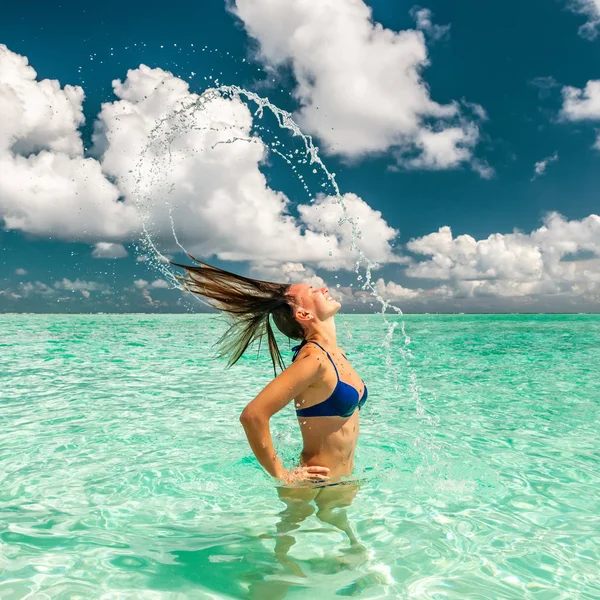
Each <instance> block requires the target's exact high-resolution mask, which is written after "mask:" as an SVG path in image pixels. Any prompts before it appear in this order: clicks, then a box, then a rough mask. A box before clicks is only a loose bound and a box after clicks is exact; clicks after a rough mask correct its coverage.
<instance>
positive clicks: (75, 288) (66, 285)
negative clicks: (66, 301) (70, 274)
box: [53, 277, 110, 298]
mask: <svg viewBox="0 0 600 600" xmlns="http://www.w3.org/2000/svg"><path fill="white" fill-rule="evenodd" d="M53 287H54V289H56V290H64V291H67V292H79V293H80V294H81V295H82V296H83V297H84V298H89V297H90V292H104V293H109V291H110V287H109V286H108V285H107V284H106V283H100V282H98V281H85V280H82V279H79V278H77V279H75V281H71V280H70V279H68V278H67V277H63V279H61V280H60V281H55V282H54V286H53Z"/></svg>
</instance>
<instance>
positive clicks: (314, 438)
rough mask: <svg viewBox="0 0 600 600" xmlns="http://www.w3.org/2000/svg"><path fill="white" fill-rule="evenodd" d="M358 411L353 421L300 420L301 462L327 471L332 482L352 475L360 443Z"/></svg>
mask: <svg viewBox="0 0 600 600" xmlns="http://www.w3.org/2000/svg"><path fill="white" fill-rule="evenodd" d="M358 413H359V411H358V408H357V409H356V410H355V411H354V413H353V414H352V416H350V417H298V422H299V423H300V431H301V432H302V440H303V442H304V447H303V450H302V453H301V454H300V462H301V464H302V465H303V466H307V467H315V466H318V467H327V468H328V469H329V477H330V478H339V477H344V476H345V475H350V474H351V473H352V470H353V468H354V451H355V449H356V442H357V440H358V433H359V422H358Z"/></svg>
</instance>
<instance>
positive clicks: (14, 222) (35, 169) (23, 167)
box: [0, 44, 137, 241]
mask: <svg viewBox="0 0 600 600" xmlns="http://www.w3.org/2000/svg"><path fill="white" fill-rule="evenodd" d="M36 77H37V74H36V72H35V70H34V69H33V68H32V67H31V66H29V65H28V61H27V58H26V57H24V56H20V55H18V54H15V53H14V52H11V51H10V50H9V49H8V48H7V47H6V46H5V45H4V44H0V81H1V82H2V85H0V114H2V127H0V172H1V173H2V178H1V180H0V216H2V217H3V219H4V224H5V227H6V228H7V229H16V230H20V231H25V232H27V233H32V234H36V235H43V236H49V235H50V236H54V237H57V238H61V239H64V240H84V241H85V240H93V239H94V238H96V239H97V238H98V237H103V238H104V239H114V238H119V237H122V236H124V235H127V234H129V233H131V232H132V231H133V230H134V229H135V228H136V227H137V217H136V213H135V210H134V208H133V207H131V206H129V205H127V204H125V203H122V202H119V201H118V199H119V190H118V189H117V187H116V186H115V185H113V184H112V183H110V182H109V181H108V180H107V179H106V178H105V177H104V174H103V173H102V170H101V167H100V164H99V163H98V162H97V161H95V160H94V159H91V158H84V156H83V144H82V142H81V136H80V133H79V130H78V128H79V126H81V125H82V124H83V122H84V117H83V112H82V102H83V98H84V93H83V90H82V88H81V87H79V86H71V85H65V86H64V88H61V86H60V83H59V82H58V81H56V80H49V79H44V80H42V81H36Z"/></svg>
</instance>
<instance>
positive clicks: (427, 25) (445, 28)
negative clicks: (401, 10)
mask: <svg viewBox="0 0 600 600" xmlns="http://www.w3.org/2000/svg"><path fill="white" fill-rule="evenodd" d="M410 16H411V17H412V18H413V19H414V20H415V22H416V25H417V29H420V30H421V31H422V32H423V33H425V34H426V35H427V36H429V37H430V38H431V39H433V40H441V39H442V38H443V37H445V36H446V34H448V32H449V31H450V25H434V24H433V22H432V17H433V13H432V12H431V11H430V10H429V9H428V8H421V7H420V6H413V7H412V8H411V9H410Z"/></svg>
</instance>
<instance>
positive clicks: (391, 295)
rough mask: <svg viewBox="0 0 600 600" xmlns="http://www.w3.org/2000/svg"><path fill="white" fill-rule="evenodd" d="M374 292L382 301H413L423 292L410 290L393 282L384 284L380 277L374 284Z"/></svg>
mask: <svg viewBox="0 0 600 600" xmlns="http://www.w3.org/2000/svg"><path fill="white" fill-rule="evenodd" d="M375 290H376V291H377V293H378V294H379V295H380V296H381V297H382V298H383V299H384V300H391V301H394V300H408V299H414V298H418V297H419V296H420V295H421V294H422V293H423V290H422V289H420V288H418V289H416V290H412V289H410V288H406V287H403V286H401V285H399V284H397V283H394V282H393V281H388V282H387V283H386V282H385V281H384V280H383V278H381V277H380V278H379V279H377V281H376V282H375Z"/></svg>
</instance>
